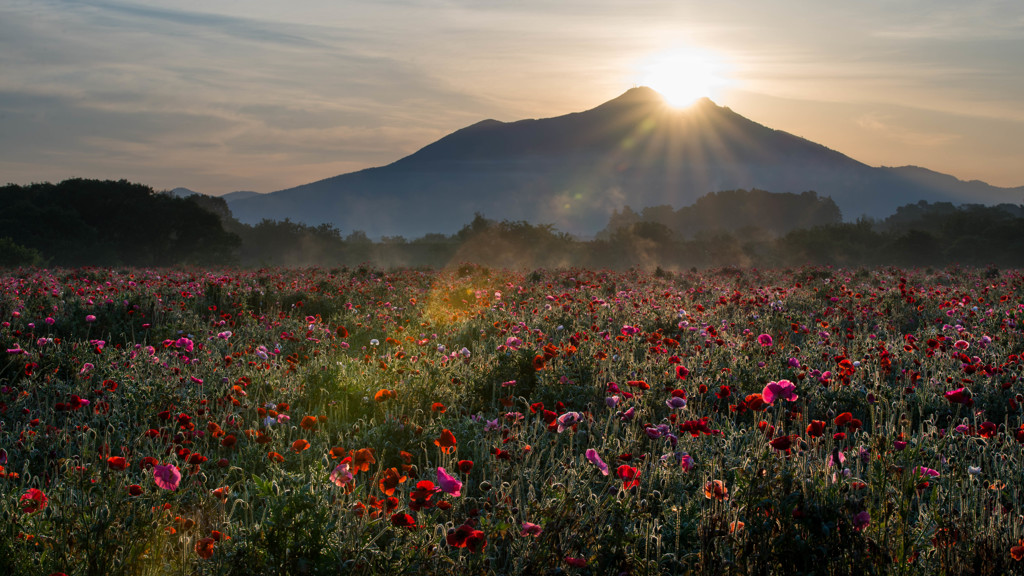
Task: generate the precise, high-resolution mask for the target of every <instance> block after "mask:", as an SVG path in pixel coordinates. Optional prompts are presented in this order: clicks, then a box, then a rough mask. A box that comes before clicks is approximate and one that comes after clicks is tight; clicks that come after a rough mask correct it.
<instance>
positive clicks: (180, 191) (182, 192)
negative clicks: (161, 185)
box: [167, 187, 199, 198]
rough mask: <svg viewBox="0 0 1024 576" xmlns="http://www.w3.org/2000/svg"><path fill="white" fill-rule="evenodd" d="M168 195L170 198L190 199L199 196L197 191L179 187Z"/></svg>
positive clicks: (169, 191) (168, 192)
mask: <svg viewBox="0 0 1024 576" xmlns="http://www.w3.org/2000/svg"><path fill="white" fill-rule="evenodd" d="M167 194H168V195H170V196H174V197H175V198H188V197H189V196H194V195H196V194H199V192H196V191H195V190H189V189H188V188H181V187H179V188H175V189H174V190H168V191H167Z"/></svg>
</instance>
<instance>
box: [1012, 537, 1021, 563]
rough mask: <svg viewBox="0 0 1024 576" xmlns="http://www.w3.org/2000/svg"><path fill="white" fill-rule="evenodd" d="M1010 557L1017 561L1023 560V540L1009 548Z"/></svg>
mask: <svg viewBox="0 0 1024 576" xmlns="http://www.w3.org/2000/svg"><path fill="white" fill-rule="evenodd" d="M1010 557H1011V558H1013V559H1014V560H1016V561H1017V562H1020V561H1021V560H1024V540H1021V541H1019V542H1018V543H1017V545H1016V546H1012V547H1011V548H1010Z"/></svg>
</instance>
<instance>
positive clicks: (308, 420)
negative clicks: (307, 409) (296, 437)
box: [299, 416, 316, 430]
mask: <svg viewBox="0 0 1024 576" xmlns="http://www.w3.org/2000/svg"><path fill="white" fill-rule="evenodd" d="M299 426H301V427H302V429H303V430H316V416H303V417H302V421H301V422H299Z"/></svg>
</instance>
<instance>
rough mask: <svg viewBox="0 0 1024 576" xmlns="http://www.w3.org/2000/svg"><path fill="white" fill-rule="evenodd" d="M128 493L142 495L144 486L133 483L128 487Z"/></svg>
mask: <svg viewBox="0 0 1024 576" xmlns="http://www.w3.org/2000/svg"><path fill="white" fill-rule="evenodd" d="M128 495H129V496H141V495H142V486H139V485H138V484H132V485H131V486H129V487H128Z"/></svg>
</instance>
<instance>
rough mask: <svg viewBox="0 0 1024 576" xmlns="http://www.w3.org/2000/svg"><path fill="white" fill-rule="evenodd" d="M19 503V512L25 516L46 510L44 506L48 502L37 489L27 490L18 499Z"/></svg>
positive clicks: (44, 495)
mask: <svg viewBox="0 0 1024 576" xmlns="http://www.w3.org/2000/svg"><path fill="white" fill-rule="evenodd" d="M19 502H20V503H21V511H22V512H24V513H25V514H33V513H35V512H38V511H40V510H42V509H43V508H46V504H47V503H48V502H49V498H47V497H46V494H43V491H42V490H40V489H38V488H29V489H28V491H27V492H25V493H24V494H22V495H21V498H20V499H19Z"/></svg>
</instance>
